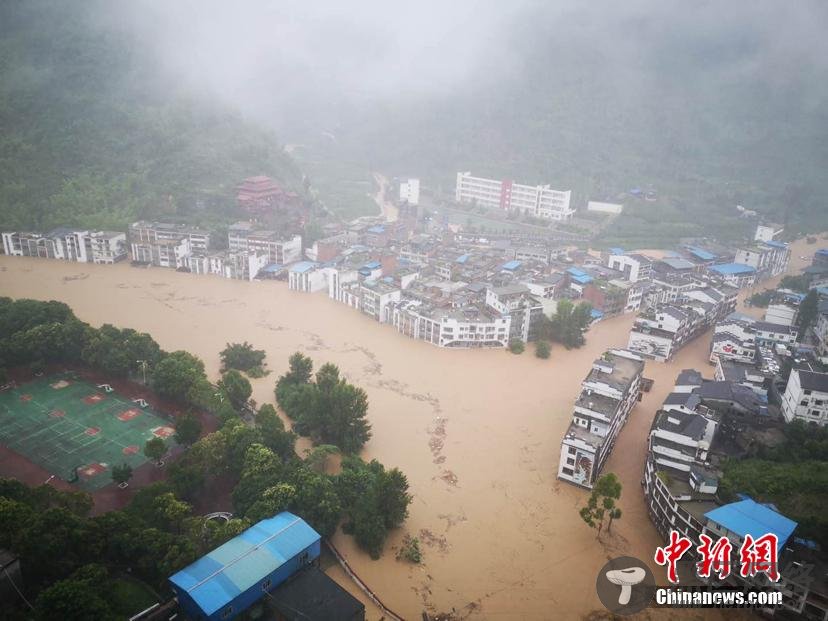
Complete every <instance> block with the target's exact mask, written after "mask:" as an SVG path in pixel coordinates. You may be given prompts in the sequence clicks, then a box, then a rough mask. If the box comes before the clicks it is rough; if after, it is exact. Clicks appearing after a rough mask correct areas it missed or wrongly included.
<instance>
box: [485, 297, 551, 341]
mask: <svg viewBox="0 0 828 621" xmlns="http://www.w3.org/2000/svg"><path fill="white" fill-rule="evenodd" d="M486 305H487V306H490V307H491V308H493V309H494V310H496V311H497V312H498V313H500V314H501V315H504V316H506V315H508V316H509V317H510V318H511V321H510V322H509V326H510V332H509V338H510V339H511V340H520V341H523V342H528V341H533V340H535V336H536V332H537V329H538V326H539V325H540V322H541V320H542V318H543V304H542V303H541V301H540V300H538V299H537V298H536V297H535V296H534V295H532V294H531V293H529V289H528V287H526V286H525V285H521V284H516V285H506V286H503V287H493V288H489V289H487V290H486Z"/></svg>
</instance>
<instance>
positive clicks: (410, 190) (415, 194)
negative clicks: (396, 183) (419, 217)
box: [400, 179, 420, 205]
mask: <svg viewBox="0 0 828 621" xmlns="http://www.w3.org/2000/svg"><path fill="white" fill-rule="evenodd" d="M400 202H407V203H408V204H409V205H419V204H420V180H419V179H408V180H406V181H401V182H400Z"/></svg>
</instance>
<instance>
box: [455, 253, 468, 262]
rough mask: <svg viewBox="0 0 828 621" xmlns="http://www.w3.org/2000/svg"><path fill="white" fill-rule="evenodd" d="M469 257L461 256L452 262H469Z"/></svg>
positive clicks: (466, 255)
mask: <svg viewBox="0 0 828 621" xmlns="http://www.w3.org/2000/svg"><path fill="white" fill-rule="evenodd" d="M469 256H470V255H468V254H461V255H460V256H459V257H457V258H456V259H455V260H454V261H455V263H465V262H466V261H468V260H469Z"/></svg>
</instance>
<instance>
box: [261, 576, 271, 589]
mask: <svg viewBox="0 0 828 621" xmlns="http://www.w3.org/2000/svg"><path fill="white" fill-rule="evenodd" d="M271 584H272V583H271V581H270V578H268V579H267V580H265V581H264V582H262V591H267V590H268V589H269V588H270V585H271Z"/></svg>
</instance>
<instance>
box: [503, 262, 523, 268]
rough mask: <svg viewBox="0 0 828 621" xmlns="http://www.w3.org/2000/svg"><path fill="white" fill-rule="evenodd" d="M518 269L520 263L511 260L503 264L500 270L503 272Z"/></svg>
mask: <svg viewBox="0 0 828 621" xmlns="http://www.w3.org/2000/svg"><path fill="white" fill-rule="evenodd" d="M519 267H520V261H515V260H512V261H507V262H506V263H504V264H503V266H502V269H504V270H516V269H517V268H519Z"/></svg>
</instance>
